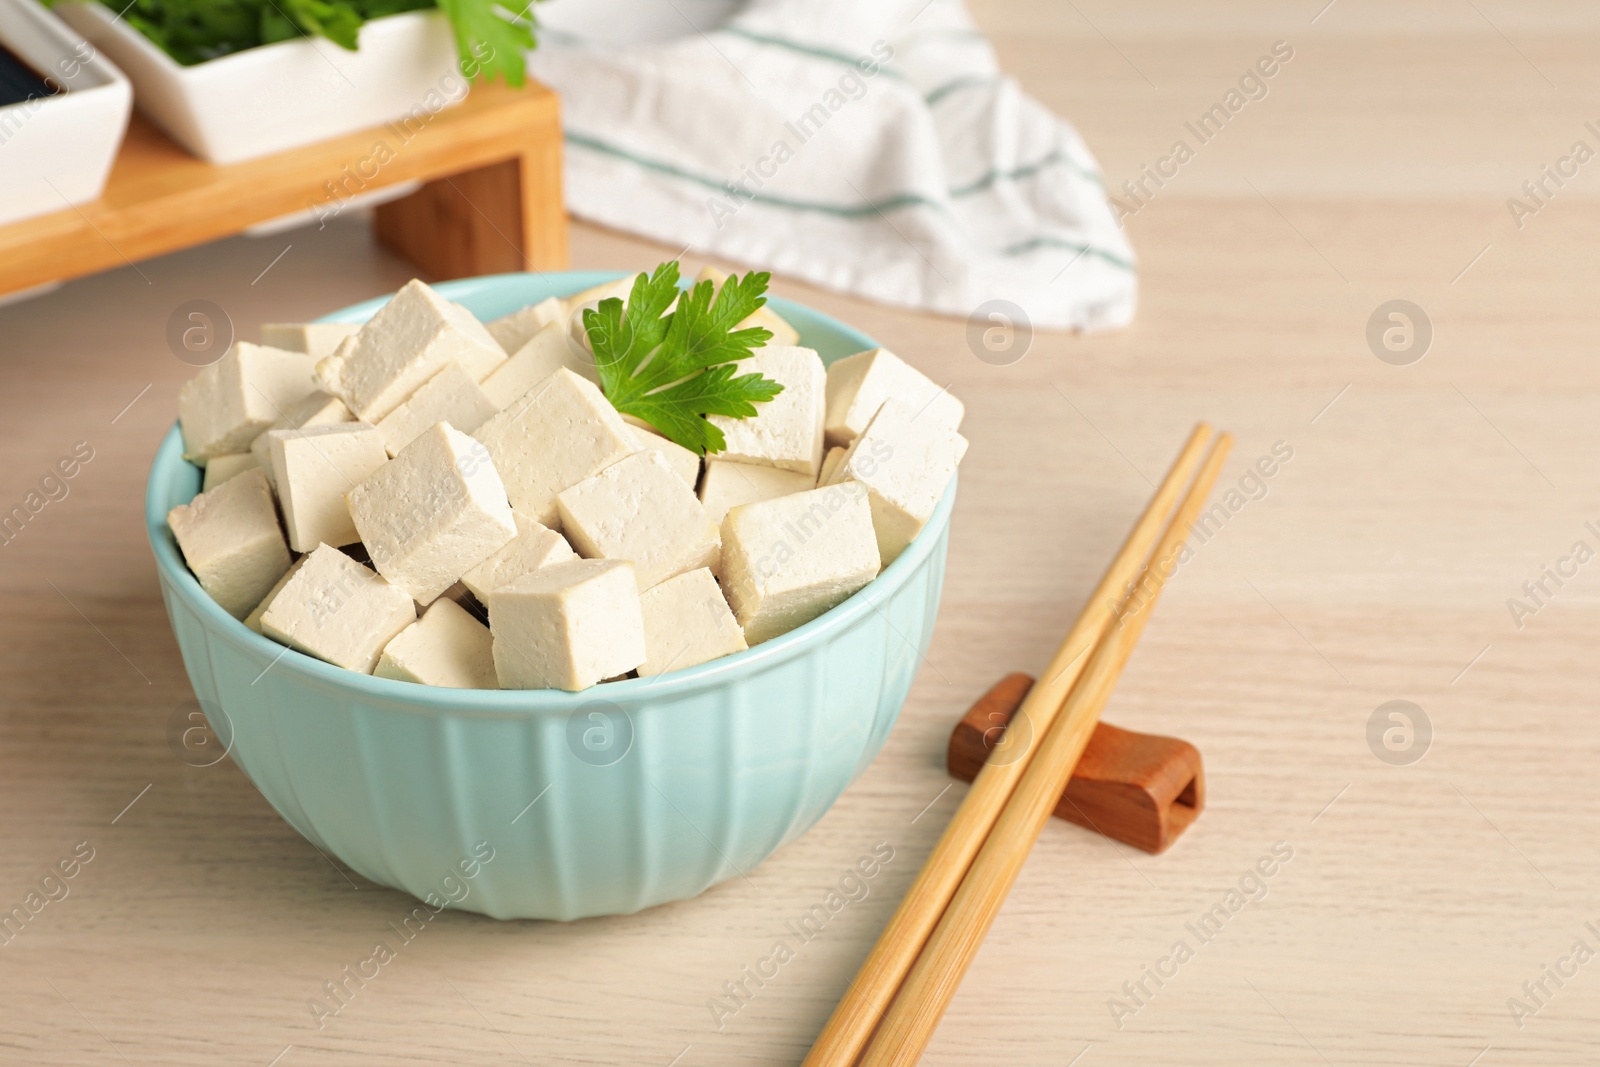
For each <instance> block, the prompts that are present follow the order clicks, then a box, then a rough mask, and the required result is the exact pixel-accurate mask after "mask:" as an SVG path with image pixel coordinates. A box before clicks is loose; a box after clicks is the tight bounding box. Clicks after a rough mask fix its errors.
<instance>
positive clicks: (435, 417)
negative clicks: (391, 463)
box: [378, 363, 499, 456]
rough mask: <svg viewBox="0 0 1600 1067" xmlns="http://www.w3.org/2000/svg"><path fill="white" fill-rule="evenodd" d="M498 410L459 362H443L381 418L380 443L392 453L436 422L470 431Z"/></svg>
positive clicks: (463, 431)
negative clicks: (441, 365) (436, 371)
mask: <svg viewBox="0 0 1600 1067" xmlns="http://www.w3.org/2000/svg"><path fill="white" fill-rule="evenodd" d="M498 410H499V408H498V407H497V406H496V405H495V404H494V402H493V401H491V400H490V399H489V397H488V395H487V394H485V393H484V391H483V388H482V387H481V386H480V385H478V383H477V382H476V381H474V380H473V378H472V375H470V374H468V373H467V372H466V371H464V370H462V369H461V364H459V363H446V364H445V365H444V369H443V370H441V371H440V372H439V373H438V374H435V375H434V376H433V377H432V378H429V379H428V380H427V381H426V382H424V383H423V385H422V388H420V389H418V390H417V391H416V392H414V393H412V394H411V395H410V396H409V397H407V398H406V399H405V400H404V401H403V402H402V403H401V404H400V406H399V407H397V408H395V409H394V410H393V411H391V412H389V414H387V415H385V416H384V417H383V421H382V422H380V423H378V432H379V433H380V434H382V435H383V446H384V447H385V448H387V449H388V450H389V455H391V456H395V455H399V454H400V450H401V449H402V448H404V447H406V445H409V444H410V443H411V442H412V441H414V440H416V439H417V435H418V434H420V433H422V431H423V430H426V429H428V428H429V427H430V426H433V425H434V424H436V423H440V422H448V423H449V424H450V425H451V426H454V427H455V428H456V429H458V430H460V431H461V432H462V433H467V434H470V433H472V432H473V431H474V430H476V429H477V428H478V427H479V426H482V425H483V424H484V422H485V421H486V420H487V419H488V418H489V416H490V415H493V414H494V413H495V412H496V411H498Z"/></svg>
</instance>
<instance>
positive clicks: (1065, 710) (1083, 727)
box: [804, 423, 1233, 1067]
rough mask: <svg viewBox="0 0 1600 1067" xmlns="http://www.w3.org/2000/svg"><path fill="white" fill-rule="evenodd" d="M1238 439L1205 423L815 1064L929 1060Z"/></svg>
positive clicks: (823, 1037) (982, 780)
mask: <svg viewBox="0 0 1600 1067" xmlns="http://www.w3.org/2000/svg"><path fill="white" fill-rule="evenodd" d="M1232 440H1233V439H1232V437H1231V436H1230V435H1228V434H1226V433H1224V434H1221V435H1220V436H1218V437H1217V438H1216V439H1215V441H1212V440H1211V428H1210V427H1209V426H1207V425H1206V424H1205V423H1201V424H1199V425H1198V426H1196V427H1195V429H1194V432H1193V433H1192V434H1191V435H1190V436H1189V440H1188V441H1187V442H1186V443H1185V444H1184V447H1183V450H1182V451H1181V452H1180V453H1179V454H1178V458H1177V459H1176V460H1175V461H1174V462H1173V465H1172V468H1171V470H1169V471H1168V472H1167V476H1166V478H1165V479H1163V480H1162V483H1161V485H1160V486H1159V487H1158V488H1157V489H1156V492H1155V495H1154V496H1152V497H1151V499H1150V502H1149V504H1147V505H1146V506H1145V510H1144V512H1143V513H1142V514H1141V515H1140V516H1139V519H1138V521H1137V522H1135V523H1134V526H1133V529H1132V530H1131V531H1130V532H1129V534H1128V537H1127V540H1126V541H1125V542H1124V543H1123V546H1122V548H1121V550H1120V551H1119V552H1118V553H1117V555H1116V557H1115V558H1114V559H1113V560H1112V561H1111V564H1110V565H1109V566H1108V567H1107V568H1106V571H1105V574H1104V575H1103V576H1102V577H1101V579H1100V582H1099V584H1098V585H1096V586H1095V589H1094V592H1093V593H1092V594H1091V595H1090V597H1089V601H1088V603H1087V604H1086V605H1085V606H1084V609H1083V611H1082V613H1081V614H1080V615H1079V616H1078V620H1077V622H1075V623H1074V624H1073V627H1072V629H1071V630H1070V631H1069V632H1068V634H1067V636H1066V639H1065V640H1063V641H1062V643H1061V647H1060V649H1059V650H1058V651H1057V652H1056V654H1055V656H1054V658H1052V660H1051V661H1050V665H1049V667H1048V668H1047V669H1046V670H1045V672H1044V673H1043V674H1042V675H1041V676H1040V680H1039V682H1038V683H1037V684H1035V685H1034V687H1033V689H1032V690H1031V691H1030V692H1029V694H1028V696H1027V699H1026V700H1025V701H1024V702H1023V704H1022V707H1021V708H1020V709H1018V711H1017V717H1021V716H1027V717H1028V721H1029V724H1030V726H1031V727H1032V730H1031V736H1032V737H1033V738H1034V739H1035V743H1034V745H1033V746H1031V748H1029V749H1028V750H1025V751H1023V752H1022V753H1021V754H1020V755H1019V754H1018V753H1016V751H1015V750H1014V749H1013V748H1011V747H1009V746H1007V745H1005V744H1003V743H1002V744H1001V745H999V746H997V747H996V749H995V751H994V752H992V753H991V754H990V757H989V760H988V762H986V763H985V764H984V767H983V769H982V771H980V772H979V774H978V777H977V778H976V779H975V780H974V781H973V783H972V788H971V790H970V791H969V792H968V793H967V796H966V799H965V800H963V801H962V804H961V806H960V808H958V809H957V811H956V813H955V815H954V817H953V818H952V819H951V820H950V824H949V825H948V826H947V827H946V828H945V831H944V834H943V835H942V836H941V837H940V838H939V842H938V844H937V845H935V846H934V850H933V852H932V853H931V854H930V855H929V856H928V859H927V861H926V863H924V864H923V867H922V870H921V871H920V872H919V873H918V875H917V879H916V881H915V882H913V883H912V885H911V888H910V889H909V890H908V891H907V892H906V895H905V897H904V899H902V900H901V902H900V906H899V908H897V909H896V911H895V913H894V916H893V917H892V918H891V919H890V920H889V924H888V926H886V927H885V928H884V931H883V933H882V934H881V935H879V938H878V941H877V944H875V945H874V946H873V948H872V952H871V953H870V954H869V955H868V956H867V959H866V961H865V962H864V963H863V964H862V965H861V969H860V970H859V971H858V972H857V973H856V978H855V981H853V982H852V983H851V986H850V989H849V991H848V992H847V993H846V994H845V996H844V998H843V999H842V1000H841V1001H840V1002H839V1005H838V1007H837V1008H835V1009H834V1012H833V1015H832V1016H831V1017H830V1018H829V1019H828V1023H827V1025H826V1026H825V1027H824V1028H823V1030H822V1033H821V1034H820V1035H819V1036H818V1038H817V1041H816V1043H815V1044H814V1045H813V1046H812V1048H811V1052H810V1054H809V1055H807V1057H806V1059H805V1064H804V1067H851V1065H853V1064H855V1063H856V1062H857V1058H858V1056H859V1057H860V1062H861V1063H862V1065H863V1067H869V1065H870V1067H880V1065H883V1064H912V1063H915V1062H916V1060H917V1059H918V1057H920V1056H921V1054H922V1051H923V1049H924V1048H926V1046H927V1043H928V1041H929V1039H930V1038H931V1037H932V1036H933V1032H934V1029H935V1028H936V1027H937V1026H938V1023H939V1019H940V1017H941V1016H942V1015H943V1014H944V1010H945V1008H946V1007H947V1006H948V1005H949V1003H950V1000H951V998H952V997H953V996H954V995H955V991H956V989H957V987H958V986H959V985H960V982H961V978H962V976H963V975H964V974H965V973H966V969H967V967H968V965H970V963H971V962H972V959H973V958H974V957H975V956H976V955H977V951H978V947H979V946H980V945H981V944H982V941H983V937H984V935H985V934H986V933H987V932H988V930H989V927H990V925H991V924H992V923H993V921H994V918H995V916H996V915H997V914H998V913H999V910H1000V906H1001V904H1002V903H1003V902H1004V900H1005V896H1006V894H1007V892H1009V891H1010V889H1011V886H1012V884H1013V883H1014V882H1015V881H1016V878H1017V875H1018V873H1019V872H1020V871H1021V869H1022V865H1023V863H1024V862H1025V861H1026V859H1027V856H1028V853H1029V851H1030V850H1031V849H1032V848H1033V844H1034V842H1035V841H1036V840H1037V839H1038V837H1039V834H1040V832H1041V831H1042V830H1043V829H1044V826H1045V824H1046V823H1047V822H1048V821H1049V818H1050V812H1051V810H1052V809H1053V808H1054V807H1055V804H1056V801H1057V800H1058V799H1059V797H1060V796H1061V792H1062V790H1063V789H1065V788H1066V785H1067V781H1068V779H1070V778H1071V776H1072V770H1073V767H1074V766H1076V764H1077V762H1078V758H1079V757H1080V756H1081V755H1082V754H1083V750H1084V747H1085V746H1086V745H1087V744H1088V741H1089V737H1090V735H1091V734H1092V733H1093V732H1094V726H1095V723H1096V722H1097V721H1098V720H1099V716H1100V710H1101V709H1102V708H1103V707H1104V706H1105V703H1106V700H1107V699H1108V698H1109V696H1110V694H1111V690H1112V688H1113V687H1114V686H1115V684H1116V680H1117V677H1118V676H1119V675H1120V674H1121V672H1122V668H1123V665H1124V664H1125V663H1126V662H1127V659H1128V656H1129V654H1130V653H1131V652H1132V650H1133V646H1134V644H1135V643H1137V641H1138V639H1139V636H1140V634H1141V633H1142V632H1143V630H1144V624H1145V622H1146V620H1148V619H1149V617H1150V612H1151V610H1152V609H1153V608H1154V606H1155V601H1156V598H1157V596H1158V595H1159V594H1160V592H1161V588H1162V586H1163V585H1164V584H1165V582H1166V580H1167V578H1168V577H1170V575H1171V572H1172V568H1171V567H1170V563H1171V561H1172V559H1173V557H1175V556H1176V554H1177V552H1178V551H1179V549H1180V548H1181V546H1182V544H1183V541H1184V539H1185V538H1186V537H1187V536H1188V532H1189V528H1190V526H1192V525H1193V523H1194V521H1195V519H1196V518H1197V517H1198V516H1199V513H1200V509H1201V508H1202V507H1203V506H1204V504H1205V501H1206V498H1207V497H1208V496H1209V495H1210V492H1211V487H1212V486H1213V485H1214V484H1215V482H1216V479H1217V474H1218V472H1219V471H1220V470H1221V468H1222V463H1223V461H1224V459H1226V457H1227V453H1228V449H1229V447H1230V446H1231V445H1232ZM1208 442H1209V443H1210V450H1209V452H1207V451H1206V446H1207V444H1208ZM1203 452H1204V453H1205V458H1204V460H1203V461H1202V459H1201V455H1202V453H1203ZM1185 486H1188V492H1187V493H1184V488H1185ZM1180 496H1181V497H1182V499H1181V502H1180ZM1174 505H1176V510H1174ZM1169 514H1170V515H1171V520H1170V522H1169V521H1167V520H1168V516H1169ZM1136 583H1137V584H1136ZM1015 723H1016V719H1015V718H1014V719H1013V720H1012V725H1013V726H1015ZM897 994H898V995H897Z"/></svg>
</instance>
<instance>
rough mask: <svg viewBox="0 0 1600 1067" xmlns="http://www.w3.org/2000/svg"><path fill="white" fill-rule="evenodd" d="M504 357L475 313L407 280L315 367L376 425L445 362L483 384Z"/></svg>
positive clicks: (326, 386) (325, 385)
mask: <svg viewBox="0 0 1600 1067" xmlns="http://www.w3.org/2000/svg"><path fill="white" fill-rule="evenodd" d="M505 359H506V354H505V350H504V349H502V348H501V347H500V342H498V341H496V340H495V339H494V337H493V336H491V335H490V333H489V331H488V330H487V329H485V328H484V325H483V323H481V322H479V321H478V320H477V319H475V318H473V317H472V313H471V312H469V311H467V310H466V309H465V308H463V307H461V306H460V305H459V304H454V303H452V302H450V301H449V300H446V299H445V298H444V297H442V296H440V295H439V294H438V293H436V292H434V291H433V290H432V289H431V288H429V287H428V286H427V285H424V284H423V283H422V282H419V281H410V282H407V283H406V285H405V287H404V288H402V289H401V290H400V291H399V292H398V293H396V294H395V295H394V298H393V299H391V300H390V301H389V302H388V303H387V304H385V305H383V307H381V308H379V309H378V311H377V313H376V314H375V315H373V316H372V318H371V319H369V320H368V321H367V323H366V324H365V325H364V326H362V327H361V329H360V331H359V332H358V333H356V334H355V335H353V336H352V337H350V338H348V339H346V340H345V341H344V342H343V343H342V344H341V345H340V346H339V348H338V350H337V351H336V352H334V354H333V355H331V356H329V357H327V358H326V359H323V360H322V361H320V362H319V363H318V364H317V377H318V379H319V380H320V381H321V382H322V383H323V388H324V389H326V390H327V391H328V392H330V393H332V394H333V395H334V396H337V397H338V398H340V399H341V400H343V401H344V402H345V403H346V404H347V405H349V407H350V410H351V411H352V412H354V413H355V415H356V417H357V418H358V419H361V420H362V421H363V422H370V423H377V422H378V421H379V420H380V419H382V418H383V417H384V416H385V415H387V414H389V412H391V411H393V410H394V409H395V408H397V407H399V406H400V403H401V402H402V401H403V400H405V398H406V397H408V396H410V395H411V394H412V393H414V392H416V391H417V389H419V388H420V387H421V386H422V383H423V382H426V381H427V380H428V379H429V378H431V377H433V376H434V375H435V374H437V373H438V372H439V371H440V370H442V369H443V368H444V365H445V364H446V363H451V362H455V363H459V364H461V368H462V369H463V370H465V371H466V372H467V373H468V374H470V375H472V379H473V381H482V380H483V379H484V378H486V377H488V375H489V372H490V371H492V370H494V369H495V368H496V367H498V366H499V365H500V364H502V363H504V362H505Z"/></svg>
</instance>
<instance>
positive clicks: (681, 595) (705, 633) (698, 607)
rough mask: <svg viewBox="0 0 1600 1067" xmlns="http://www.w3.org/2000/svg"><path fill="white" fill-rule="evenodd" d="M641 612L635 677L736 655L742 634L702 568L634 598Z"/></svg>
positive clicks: (741, 646) (712, 579) (712, 578)
mask: <svg viewBox="0 0 1600 1067" xmlns="http://www.w3.org/2000/svg"><path fill="white" fill-rule="evenodd" d="M639 608H640V611H641V612H643V614H644V647H645V652H646V656H645V661H644V662H643V663H642V664H640V665H639V677H641V678H644V677H646V676H648V675H652V674H665V673H666V672H667V671H675V670H682V669H683V668H685V667H693V666H695V665H696V664H700V663H705V662H707V661H709V660H714V659H716V658H717V657H719V656H726V655H728V654H729V653H732V652H738V651H740V650H742V649H745V648H747V647H749V646H747V645H746V644H745V640H744V630H743V629H741V628H740V626H739V622H738V620H737V619H735V618H734V617H733V611H732V609H730V608H729V607H728V602H727V601H726V600H724V599H723V598H722V589H721V588H720V587H719V586H718V585H717V579H716V576H715V575H714V574H712V573H711V571H710V570H708V569H707V568H705V567H701V568H699V569H698V570H692V571H688V572H686V573H684V574H680V575H678V576H677V577H676V578H668V579H667V580H666V581H664V582H662V583H661V584H659V585H657V586H655V587H653V588H651V589H646V590H645V591H644V592H643V593H640V594H639Z"/></svg>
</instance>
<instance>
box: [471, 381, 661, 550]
mask: <svg viewBox="0 0 1600 1067" xmlns="http://www.w3.org/2000/svg"><path fill="white" fill-rule="evenodd" d="M477 436H478V440H480V441H482V442H483V444H484V446H485V447H486V448H487V449H488V450H489V455H490V457H491V458H492V459H493V460H494V466H495V469H496V470H498V471H499V472H500V477H501V478H503V479H505V485H506V495H507V496H508V497H509V498H510V500H511V506H512V507H514V508H516V509H517V510H518V511H520V512H522V513H523V514H524V515H527V516H528V517H529V518H531V519H533V520H535V521H537V522H541V523H543V524H544V525H546V526H551V527H553V526H555V525H556V522H557V521H558V520H557V510H556V494H557V493H559V492H561V491H562V490H563V489H566V488H569V487H571V486H574V485H577V484H578V483H579V482H581V481H583V480H584V479H585V478H587V477H589V476H590V475H594V474H599V473H600V472H601V471H603V470H605V469H606V468H607V467H609V466H611V464H613V463H615V462H617V460H619V459H622V458H623V457H625V456H628V455H631V454H632V453H633V452H635V451H637V449H636V448H635V447H634V441H633V437H632V435H630V434H629V433H628V426H627V424H626V423H624V422H623V421H622V416H621V415H619V414H617V409H616V408H614V407H612V406H611V403H610V401H608V400H606V398H605V396H604V395H603V394H601V392H600V387H599V386H597V385H595V384H594V383H593V382H590V381H586V380H584V379H583V378H580V377H578V376H577V375H576V374H574V373H572V371H570V370H567V369H566V368H562V369H561V370H558V371H556V372H555V373H554V374H552V375H550V377H548V378H546V379H545V380H544V381H542V382H540V383H539V384H538V385H536V386H534V387H533V388H532V389H530V390H528V391H527V392H526V393H524V394H523V395H522V396H521V397H520V398H519V399H518V400H517V401H516V402H515V403H513V404H512V405H511V406H510V407H508V408H506V409H505V410H504V411H502V412H500V413H499V414H497V415H496V416H494V418H492V419H490V420H489V421H488V422H486V423H484V424H483V425H482V426H480V427H479V428H478V435H477Z"/></svg>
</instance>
